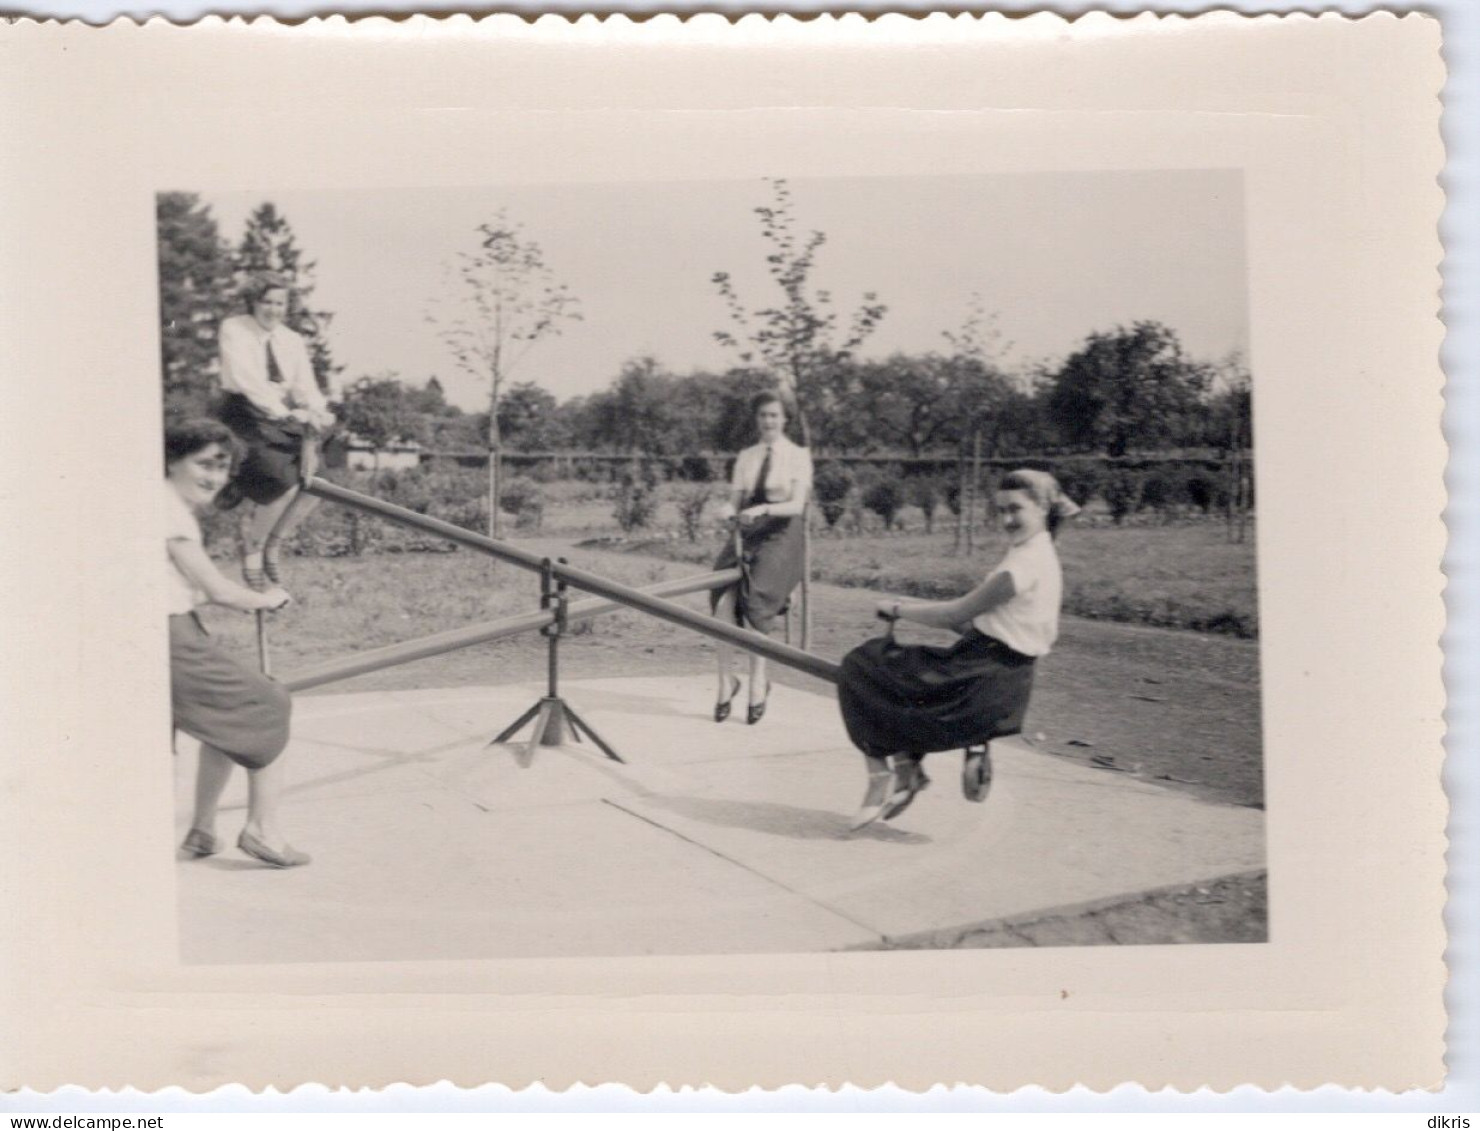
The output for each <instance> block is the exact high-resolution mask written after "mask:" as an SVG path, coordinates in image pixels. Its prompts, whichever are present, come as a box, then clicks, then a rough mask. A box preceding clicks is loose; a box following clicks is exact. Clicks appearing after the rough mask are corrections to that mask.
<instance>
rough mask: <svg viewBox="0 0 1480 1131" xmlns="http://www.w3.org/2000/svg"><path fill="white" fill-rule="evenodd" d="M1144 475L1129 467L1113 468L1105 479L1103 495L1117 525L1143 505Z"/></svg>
mask: <svg viewBox="0 0 1480 1131" xmlns="http://www.w3.org/2000/svg"><path fill="white" fill-rule="evenodd" d="M1144 479H1145V477H1144V475H1143V474H1142V473H1141V472H1139V471H1134V470H1132V469H1131V468H1129V467H1116V468H1112V469H1111V470H1110V472H1109V474H1108V475H1107V476H1106V478H1105V486H1104V488H1103V490H1102V491H1101V495H1102V496H1103V497H1104V499H1105V505H1106V506H1107V507H1109V508H1110V517H1111V518H1113V519H1114V520H1115V523H1116V525H1117V526H1118V525H1119V524H1120V523H1122V522H1124V521H1125V519H1126V516H1127V515H1131V514H1135V513H1136V510H1137V508H1138V507H1139V506H1140V504H1141V489H1142V486H1143V485H1144Z"/></svg>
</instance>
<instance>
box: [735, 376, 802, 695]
mask: <svg viewBox="0 0 1480 1131" xmlns="http://www.w3.org/2000/svg"><path fill="white" fill-rule="evenodd" d="M750 407H751V411H752V412H753V413H754V415H755V424H756V430H757V431H758V432H759V433H760V443H758V444H755V445H753V446H752V447H749V448H746V449H745V450H744V451H742V452H741V453H740V454H739V456H737V457H736V459H735V470H734V472H733V473H732V474H731V476H730V509H731V510H732V511H733V512H735V523H736V530H737V533H738V538H736V539H733V540H732V541H731V542H730V543H728V544H727V545H726V546H725V548H724V550H723V551H722V552H721V553H720V555H719V558H718V559H716V561H715V563H714V568H715V569H716V570H722V569H734V568H735V567H736V566H737V565H738V566H739V567H740V582H739V584H737V585H732V586H730V587H729V588H728V589H724V590H721V591H719V592H716V593H712V594H711V595H710V608H711V610H712V611H713V612H714V615H715V616H717V617H721V618H723V619H725V620H727V621H730V622H731V623H732V624H737V625H739V626H740V627H742V628H750V629H753V630H754V631H756V632H760V633H765V634H769V633H770V631H771V628H772V626H773V625H774V624H775V622H776V618H777V616H779V615H781V614H783V613H785V611H786V606H787V603H788V602H789V601H790V600H791V594H792V590H794V589H795V588H796V587H797V586H798V585H800V584H801V581H802V566H803V560H804V553H803V550H804V546H805V540H804V537H803V526H802V524H803V523H804V522H806V518H805V511H806V509H807V496H808V495H809V494H810V493H811V490H812V456H811V453H810V452H808V451H807V449H806V448H803V447H799V446H798V445H796V444H793V443H792V442H791V441H790V440H788V439H787V438H786V407H785V405H784V404H783V403H782V400H781V397H780V395H779V394H777V393H774V392H772V393H761V394H760V395H758V396H757V397H756V398H755V399H754V400H752V401H751V406H750ZM736 542H738V543H739V546H738V551H739V552H738V553H737V552H736V550H737V547H736ZM718 652H719V692H718V694H717V696H716V698H715V704H714V721H715V722H717V723H722V722H724V721H725V720H726V719H727V718H729V717H730V703H731V701H732V700H733V699H734V698H735V695H736V693H737V692H738V691H739V690H740V680H739V678H738V677H736V676H733V675H731V674H730V649H729V648H728V647H726V646H725V645H724V644H721V645H720V646H719V649H718ZM770 690H771V681H770V679H769V678H768V677H767V675H766V661H765V659H764V658H762V657H760V656H757V655H756V654H755V653H753V652H752V653H751V655H750V687H749V691H748V693H747V694H748V700H749V702H748V704H747V708H746V713H745V721H746V722H747V723H750V724H755V723H758V722H760V721H761V718H762V717H763V716H764V715H765V713H766V699H767V697H768V696H769V694H770Z"/></svg>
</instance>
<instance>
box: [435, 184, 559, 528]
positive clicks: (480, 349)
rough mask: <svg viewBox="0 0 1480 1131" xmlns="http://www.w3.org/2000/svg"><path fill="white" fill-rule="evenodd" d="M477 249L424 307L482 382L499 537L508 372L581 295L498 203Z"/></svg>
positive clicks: (456, 357) (459, 360)
mask: <svg viewBox="0 0 1480 1131" xmlns="http://www.w3.org/2000/svg"><path fill="white" fill-rule="evenodd" d="M477 231H478V236H479V246H478V250H477V251H473V252H461V253H459V254H458V255H457V256H456V258H455V259H454V260H453V261H451V262H450V263H448V264H447V268H446V272H447V287H446V291H445V293H444V294H443V295H442V296H440V298H438V299H437V300H436V301H435V302H434V305H433V308H432V310H431V311H430V312H429V313H428V315H427V319H428V321H430V322H431V323H432V324H433V325H435V326H436V327H437V332H438V334H439V335H440V336H441V338H442V341H443V343H444V344H445V345H446V347H447V350H448V352H449V353H450V354H451V356H452V359H453V361H454V362H455V363H456V365H457V367H458V368H459V369H461V370H462V371H463V372H464V373H468V374H470V375H472V376H474V377H476V378H478V379H479V380H481V381H487V382H488V387H489V401H488V533H489V536H490V537H492V538H497V537H499V533H500V528H501V523H500V518H499V496H500V482H499V479H500V463H501V459H502V451H501V449H502V444H501V439H500V435H499V397H500V395H501V393H502V392H503V388H504V383H505V382H506V381H507V380H508V378H509V375H510V374H512V373H513V372H515V370H516V369H517V368H518V366H519V364H520V362H522V361H523V360H524V359H525V357H527V356H528V354H529V351H530V350H532V349H533V348H534V347H535V346H536V345H538V344H539V342H540V341H542V340H543V339H545V338H547V337H552V336H555V335H558V334H559V333H560V332H561V330H562V329H563V324H564V323H566V322H571V321H580V319H581V312H580V310H579V302H578V300H577V299H576V297H575V296H574V295H572V294H571V293H570V289H569V288H568V287H567V286H566V285H565V284H564V283H560V282H557V281H556V279H555V275H554V273H553V272H552V271H551V270H550V268H549V267H548V266H547V265H546V263H545V256H544V252H543V251H542V250H541V249H540V245H539V244H538V243H536V242H535V241H534V240H532V239H530V238H528V237H527V236H526V235H525V234H524V229H523V227H522V226H521V225H520V224H518V223H516V222H514V221H512V220H510V219H509V217H508V215H507V213H506V212H505V211H503V210H502V209H500V210H499V212H498V214H497V215H496V216H495V218H494V220H493V221H492V222H491V223H487V224H480V225H478V229H477Z"/></svg>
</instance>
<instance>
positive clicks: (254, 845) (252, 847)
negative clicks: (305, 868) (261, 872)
mask: <svg viewBox="0 0 1480 1131" xmlns="http://www.w3.org/2000/svg"><path fill="white" fill-rule="evenodd" d="M236 846H237V847H238V848H240V849H241V850H242V851H243V852H245V853H246V854H247V855H248V856H251V857H253V858H254V859H257V860H260V861H262V863H264V864H271V865H272V866H273V867H274V868H296V867H298V866H299V865H300V864H307V863H308V862H309V861H310V860H312V859H313V857H312V856H310V855H309V854H308V853H306V852H299V851H298V850H297V849H296V848H293V847H290V846H289V845H286V844H285V845H283V849H282V851H281V852H279V851H278V850H277V849H275V848H273V847H272V846H271V845H269V844H267V843H265V842H263V841H260V840H258V839H257V838H256V837H254V836H253V835H252V834H251V833H249V832H245V831H244V832H243V833H242V835H241V837H240V838H239V839H238V840H237V842H236Z"/></svg>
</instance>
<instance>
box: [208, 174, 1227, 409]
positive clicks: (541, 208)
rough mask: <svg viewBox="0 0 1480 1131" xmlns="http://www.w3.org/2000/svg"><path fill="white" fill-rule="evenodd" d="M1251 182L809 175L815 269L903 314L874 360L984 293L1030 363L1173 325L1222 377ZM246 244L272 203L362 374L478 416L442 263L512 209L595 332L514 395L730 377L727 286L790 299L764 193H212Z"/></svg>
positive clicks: (844, 289) (479, 389)
mask: <svg viewBox="0 0 1480 1131" xmlns="http://www.w3.org/2000/svg"><path fill="white" fill-rule="evenodd" d="M1241 186H1242V180H1241V176H1240V174H1239V173H1238V172H1236V171H1222V170H1197V171H1165V172H1125V173H1115V172H1112V173H1039V174H1025V175H1000V176H997V175H994V176H949V177H916V178H896V177H890V178H850V179H829V180H795V181H792V182H791V188H792V195H793V199H794V203H795V211H796V215H797V219H798V222H799V225H800V226H801V227H803V228H806V229H811V228H818V229H821V230H822V231H823V232H825V233H826V234H827V237H828V242H827V244H826V246H825V247H824V248H823V249H822V251H821V253H820V255H819V257H818V261H817V268H816V273H815V280H816V283H817V285H818V286H820V287H823V288H825V289H827V290H829V291H831V292H832V294H833V296H834V298H835V301H836V304H837V306H838V307H839V308H840V309H841V310H842V311H844V312H845V313H847V312H851V311H852V310H853V309H854V308H855V307H856V306H857V305H858V303H859V301H860V299H861V297H862V295H863V293H864V292H865V291H874V292H876V293H877V294H878V296H879V298H880V300H881V301H883V302H885V303H886V304H887V305H888V308H889V310H888V314H887V315H886V316H885V318H884V320H883V323H882V324H881V326H880V328H879V330H878V332H877V333H876V334H875V335H874V337H873V338H871V339H870V341H869V343H868V346H867V347H866V349H865V350H864V351H863V352H864V354H865V356H879V355H882V354H887V353H890V352H892V351H895V350H904V351H925V350H931V349H939V348H941V347H942V346H943V345H944V341H943V339H942V337H941V333H942V331H944V330H949V329H954V328H957V327H959V326H960V324H961V322H962V321H963V319H964V318H965V317H966V314H967V310H968V303H969V300H970V296H971V295H972V293H973V292H977V293H980V294H981V295H982V296H983V299H984V300H985V303H986V306H987V308H988V309H989V310H991V311H995V312H996V314H997V319H998V327H999V329H1000V330H1001V332H1002V334H1003V336H1004V338H1005V339H1007V340H1010V341H1011V342H1012V343H1014V344H1013V346H1012V349H1011V351H1010V352H1009V353H1008V355H1007V356H1006V361H1007V363H1008V364H1009V365H1012V364H1019V365H1021V364H1024V363H1027V362H1030V361H1033V360H1036V359H1042V358H1059V357H1063V356H1065V355H1067V354H1068V353H1070V352H1071V351H1072V350H1073V349H1074V348H1075V347H1076V346H1077V345H1078V344H1079V342H1081V341H1082V340H1083V339H1084V337H1085V335H1087V334H1089V333H1090V332H1091V331H1094V330H1103V329H1110V328H1112V327H1114V326H1115V325H1117V324H1125V323H1130V322H1132V321H1137V320H1141V319H1155V320H1157V321H1161V322H1164V323H1166V324H1167V325H1168V326H1171V327H1172V328H1173V329H1174V330H1176V331H1177V332H1178V334H1179V335H1180V336H1181V338H1182V341H1183V344H1184V346H1185V347H1186V348H1187V349H1188V350H1189V351H1190V352H1191V353H1192V354H1193V355H1194V356H1197V357H1201V358H1206V359H1209V360H1212V359H1215V358H1218V357H1221V356H1223V355H1225V354H1226V353H1228V352H1229V351H1230V350H1233V349H1239V350H1245V349H1246V348H1247V325H1246V323H1247V305H1248V304H1247V294H1246V289H1247V288H1246V271H1245V261H1244V215H1243V198H1242V188H1241ZM203 199H204V200H205V201H206V202H207V203H209V204H210V205H211V206H212V209H213V211H214V213H215V215H216V218H217V220H218V222H219V223H220V225H221V231H222V234H223V236H225V238H226V239H227V240H229V241H231V242H232V243H235V242H236V241H237V240H238V239H239V238H240V236H241V230H242V224H243V221H244V220H245V217H246V215H247V213H248V212H249V211H250V210H251V209H252V208H254V207H255V206H256V205H258V204H260V203H261V202H262V201H264V200H271V201H272V202H273V203H274V204H276V205H277V207H278V208H279V210H280V211H281V212H282V213H283V215H284V216H285V217H286V218H287V220H288V222H289V223H290V224H291V225H292V227H293V230H294V233H295V234H296V236H297V240H298V243H299V246H300V247H301V248H302V249H303V251H304V252H305V254H306V255H307V256H308V257H309V258H311V259H313V260H315V261H316V262H317V265H318V266H317V280H318V287H317V290H316V291H315V293H314V296H313V305H314V306H315V307H317V308H320V309H325V310H330V311H333V312H334V316H335V317H334V322H333V326H332V328H331V344H332V346H333V349H334V355H335V358H336V360H337V361H339V362H340V363H342V364H343V365H344V366H345V367H346V368H345V372H344V374H343V375H342V379H345V380H354V379H356V378H358V377H361V376H365V375H367V374H373V373H380V372H383V371H387V370H389V371H393V372H394V373H396V374H397V375H398V376H400V377H401V379H402V380H404V381H406V382H407V383H409V384H416V385H420V384H423V383H424V382H425V381H426V379H427V378H428V377H430V376H432V375H433V374H435V375H437V377H439V378H440V379H441V381H442V383H443V385H444V386H445V387H446V389H447V391H448V395H449V397H450V398H451V399H452V400H453V401H454V402H455V403H458V404H460V405H462V406H463V407H464V408H480V407H483V406H484V404H485V400H486V396H487V393H486V388H485V387H484V386H482V385H480V384H479V383H477V382H476V381H474V379H473V378H471V377H470V376H467V375H465V374H462V373H460V372H458V371H457V369H456V367H455V366H454V364H453V363H452V360H451V359H450V357H449V356H448V355H447V353H446V350H445V349H444V347H443V346H442V344H441V342H440V341H439V339H438V338H437V336H436V332H435V330H434V329H433V328H432V327H431V326H430V325H428V323H427V322H426V320H425V314H426V312H427V310H428V308H429V307H430V305H431V303H432V301H433V299H434V298H435V297H436V296H437V295H438V294H439V293H441V292H442V290H443V288H444V286H445V285H446V284H445V282H444V276H443V265H444V264H445V263H446V262H447V261H448V260H450V259H451V258H452V257H453V256H454V255H455V254H456V253H457V252H459V251H471V250H473V249H475V248H476V247H477V242H478V237H477V234H476V228H477V226H478V224H480V223H482V222H485V221H489V220H491V219H492V218H493V217H494V215H495V213H496V212H497V211H498V209H499V208H501V207H502V208H505V209H507V210H508V214H509V216H510V217H511V218H512V219H515V220H517V221H518V222H520V223H521V224H522V225H523V226H524V228H525V231H526V234H527V235H528V236H530V237H532V238H534V239H536V240H537V241H538V242H539V243H540V244H541V245H542V246H543V248H544V251H545V256H546V260H547V262H548V263H549V265H550V266H551V268H552V269H553V270H554V272H555V273H556V275H557V277H558V278H559V279H560V280H561V281H563V282H565V283H567V284H568V285H569V287H570V289H571V291H572V292H573V293H574V294H575V295H576V296H577V297H578V298H579V299H580V309H581V311H582V313H583V315H584V320H583V321H581V322H577V323H571V324H568V325H567V326H566V328H565V330H564V333H563V334H562V336H561V337H559V338H553V339H548V340H546V341H545V342H543V343H541V344H540V345H539V346H538V347H536V349H535V350H534V351H533V352H531V353H530V354H529V355H528V357H527V358H526V359H525V361H524V362H523V364H522V367H521V368H520V369H519V370H517V371H516V372H515V373H514V374H513V375H512V380H516V381H517V380H532V381H536V382H538V383H539V384H541V385H543V386H544V387H545V388H548V389H550V390H551V391H552V392H554V393H555V394H556V395H557V396H558V397H560V398H561V399H562V400H563V399H565V398H566V397H569V396H573V395H577V394H582V393H590V392H593V391H595V390H597V389H601V388H604V387H605V386H606V385H608V384H609V383H610V382H611V380H612V379H613V378H614V377H615V376H616V375H617V373H618V372H619V371H620V369H621V366H622V363H623V362H624V361H626V360H628V359H629V358H633V357H636V356H639V355H642V354H652V355H653V356H655V357H657V358H658V359H659V360H660V361H662V362H663V363H664V364H665V365H666V366H668V367H669V368H670V369H673V370H675V371H680V372H682V371H687V370H689V369H691V368H697V367H705V368H711V369H723V368H724V367H725V366H727V365H728V364H731V363H732V362H733V361H734V357H733V355H732V354H730V353H729V352H728V351H726V350H725V349H724V348H723V347H722V346H720V345H719V344H717V343H716V342H715V340H714V337H713V335H714V331H716V330H719V329H724V328H727V327H726V314H725V310H724V307H723V305H722V303H721V302H720V300H719V298H718V296H717V294H716V292H715V290H714V287H713V285H712V284H711V282H710V278H711V276H712V275H713V274H714V272H716V271H729V272H731V274H732V275H733V276H734V277H735V280H736V283H737V285H738V286H739V288H740V290H741V293H742V298H744V299H745V300H746V302H747V305H749V306H752V307H754V306H757V305H762V304H766V303H770V302H772V301H774V299H775V297H777V295H778V293H779V292H777V291H776V289H775V287H774V284H771V283H770V282H769V280H768V279H767V278H766V276H765V274H764V267H765V264H764V258H763V257H764V255H765V251H766V245H765V244H764V242H763V241H762V239H761V237H760V229H759V224H758V221H757V218H756V217H755V215H754V214H753V212H752V209H753V208H754V207H755V206H757V205H760V204H765V203H768V202H769V200H770V188H769V186H768V185H766V184H765V182H763V181H759V180H756V181H744V182H737V181H723V182H709V183H701V182H685V183H672V182H665V183H653V184H563V185H547V186H529V185H516V186H490V187H487V188H479V189H405V190H396V191H387V190H373V191H360V190H347V191H342V192H300V191H295V192H277V191H271V190H262V191H253V192H244V193H231V194H227V193H210V194H205V195H204V197H203Z"/></svg>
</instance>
